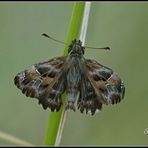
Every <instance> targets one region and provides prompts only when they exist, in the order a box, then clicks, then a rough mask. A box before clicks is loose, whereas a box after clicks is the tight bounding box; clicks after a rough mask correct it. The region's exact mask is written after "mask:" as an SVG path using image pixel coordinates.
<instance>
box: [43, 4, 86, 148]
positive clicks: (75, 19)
mask: <svg viewBox="0 0 148 148" xmlns="http://www.w3.org/2000/svg"><path fill="white" fill-rule="evenodd" d="M84 4H85V3H84V2H75V3H74V8H73V11H72V16H71V21H70V24H69V29H68V33H67V39H66V43H67V44H66V47H65V49H64V55H67V54H68V45H69V44H70V43H71V41H72V40H73V39H77V38H78V35H79V31H80V28H81V21H82V17H83V10H84ZM65 98H66V95H65V94H64V95H63V97H62V100H63V106H62V107H61V109H60V111H59V112H50V114H49V119H48V127H47V130H46V135H45V139H44V145H46V146H55V145H59V143H60V139H61V134H62V131H61V128H63V124H61V123H62V122H63V121H64V120H63V119H64V118H65V100H66V99H65ZM58 131H60V132H58ZM55 142H56V143H55Z"/></svg>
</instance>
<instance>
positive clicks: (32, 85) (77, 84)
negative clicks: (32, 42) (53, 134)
mask: <svg viewBox="0 0 148 148" xmlns="http://www.w3.org/2000/svg"><path fill="white" fill-rule="evenodd" d="M84 51H85V47H84V46H82V42H81V41H80V40H73V41H72V43H71V44H70V46H69V48H68V56H60V57H55V58H52V59H50V60H48V61H44V62H41V63H38V64H34V65H32V66H31V67H29V68H28V69H26V70H24V71H22V72H20V73H18V74H17V75H16V76H15V78H14V83H15V85H16V86H17V87H18V88H19V89H20V90H21V91H22V93H23V94H25V95H26V96H27V97H32V98H36V99H38V102H39V104H42V107H43V108H44V109H47V108H50V109H51V111H52V112H53V111H59V110H60V108H61V105H62V104H63V102H62V98H61V97H62V94H63V93H64V92H66V94H67V95H66V106H65V109H66V110H67V109H71V110H73V111H75V110H76V108H75V104H76V103H75V102H77V108H78V110H79V111H80V112H81V113H83V112H86V113H88V112H89V113H91V115H94V114H95V112H96V111H98V110H101V109H102V106H103V105H108V104H116V103H118V102H120V101H121V100H122V99H123V98H124V94H125V86H124V83H123V81H122V80H121V79H120V77H119V76H118V75H117V74H116V73H115V72H114V71H113V70H112V69H110V68H108V67H106V66H103V65H101V64H99V63H98V62H97V61H95V60H92V59H86V58H85V57H84Z"/></svg>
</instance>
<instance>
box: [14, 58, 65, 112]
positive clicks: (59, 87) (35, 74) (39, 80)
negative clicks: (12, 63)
mask: <svg viewBox="0 0 148 148" xmlns="http://www.w3.org/2000/svg"><path fill="white" fill-rule="evenodd" d="M65 61H66V57H64V56H63V57H56V58H53V59H51V60H49V61H46V62H42V63H38V64H34V65H33V66H31V67H30V68H28V69H27V70H25V71H22V72H20V73H18V74H17V75H16V77H15V79H14V83H15V85H16V86H17V87H18V88H19V89H20V90H21V91H22V93H23V94H25V95H26V96H27V97H32V98H37V99H38V100H39V103H40V104H42V106H43V108H44V109H47V107H49V108H50V109H51V110H52V111H54V110H56V111H58V110H59V109H60V106H61V104H62V100H61V94H62V93H63V92H64V90H65V84H64V76H63V75H64V72H63V68H64V63H65Z"/></svg>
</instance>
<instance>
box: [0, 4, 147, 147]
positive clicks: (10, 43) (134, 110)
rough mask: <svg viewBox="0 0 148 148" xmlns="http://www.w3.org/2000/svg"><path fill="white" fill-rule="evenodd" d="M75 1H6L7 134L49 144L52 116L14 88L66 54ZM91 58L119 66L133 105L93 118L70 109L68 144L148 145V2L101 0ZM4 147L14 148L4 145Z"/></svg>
mask: <svg viewBox="0 0 148 148" xmlns="http://www.w3.org/2000/svg"><path fill="white" fill-rule="evenodd" d="M73 4H74V2H0V131H3V132H6V133H9V134H11V135H14V136H16V137H19V138H21V139H24V140H26V141H28V142H30V143H32V144H35V145H42V143H43V139H44V135H45V131H46V128H47V121H48V115H49V113H50V111H49V109H48V110H46V111H45V110H43V109H42V107H41V105H38V103H37V102H38V101H37V100H36V99H32V98H27V97H26V96H24V95H23V94H22V93H21V91H20V90H18V89H17V88H16V86H15V85H14V82H13V79H14V77H15V75H16V74H17V73H18V72H20V71H22V70H24V69H26V68H28V67H29V66H31V65H32V64H35V63H38V62H42V61H45V60H48V59H50V58H52V57H55V56H60V55H63V48H64V46H63V45H61V44H59V43H56V42H54V41H50V40H48V39H46V38H44V37H42V36H41V34H42V33H43V32H46V33H48V34H49V35H51V36H53V37H55V38H57V39H60V40H63V41H65V39H66V34H67V29H68V25H69V21H70V17H71V12H72V8H73ZM86 44H87V45H89V46H94V47H102V46H110V47H111V51H101V50H100V51H99V50H92V49H88V50H86V52H85V57H86V58H93V59H96V60H97V61H98V62H100V63H101V64H103V65H106V66H108V67H110V68H112V69H113V70H114V71H116V72H117V73H118V75H119V76H120V77H121V78H122V79H123V81H124V83H125V86H126V93H125V99H124V100H123V101H122V102H121V103H120V104H117V105H114V106H112V105H111V106H105V107H104V109H103V110H102V111H101V112H99V113H98V114H96V115H95V116H90V115H86V114H81V113H80V112H79V111H78V110H77V111H76V112H73V111H69V112H68V118H67V121H66V124H65V129H64V132H63V137H62V141H61V145H62V146H68V145H69V146H127V145H129V146H133V145H134V146H137V145H142V146H146V145H148V135H145V134H144V130H145V129H146V128H148V94H147V92H148V87H147V82H148V78H147V76H148V3H147V2H93V3H92V7H91V12H90V19H89V26H88V32H87V37H86ZM0 145H12V144H11V143H10V142H6V141H4V140H2V139H0Z"/></svg>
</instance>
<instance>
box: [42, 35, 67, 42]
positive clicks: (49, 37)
mask: <svg viewBox="0 0 148 148" xmlns="http://www.w3.org/2000/svg"><path fill="white" fill-rule="evenodd" d="M42 36H44V37H47V38H49V39H51V40H54V41H56V42H58V43H62V44H66V43H65V42H62V41H59V40H57V39H55V38H53V37H51V36H49V35H48V34H46V33H43V34H42Z"/></svg>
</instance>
